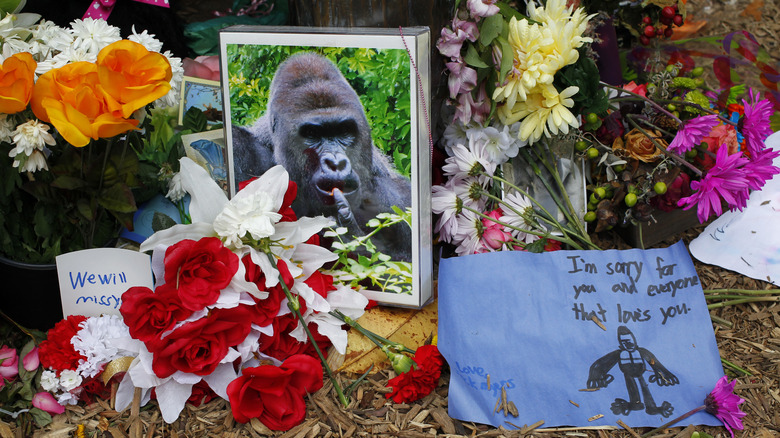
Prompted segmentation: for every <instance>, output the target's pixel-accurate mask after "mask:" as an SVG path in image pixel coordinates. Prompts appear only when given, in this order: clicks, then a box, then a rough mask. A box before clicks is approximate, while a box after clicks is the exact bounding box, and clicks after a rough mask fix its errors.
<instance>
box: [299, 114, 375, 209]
mask: <svg viewBox="0 0 780 438" xmlns="http://www.w3.org/2000/svg"><path fill="white" fill-rule="evenodd" d="M357 129H358V128H357V123H355V121H354V120H353V119H351V118H344V119H341V120H338V119H337V120H321V121H318V120H310V121H308V122H306V123H304V124H302V125H301V126H300V128H299V129H298V135H299V136H300V137H301V138H302V140H303V144H304V146H305V148H304V150H303V152H304V154H306V169H307V171H308V172H310V175H311V182H312V185H313V187H314V189H315V192H316V194H317V196H318V198H319V199H320V200H321V201H322V203H323V204H325V205H333V204H334V202H335V201H334V197H333V195H334V189H338V190H340V191H341V193H343V194H344V196H347V197H350V196H351V195H353V194H354V193H355V192H356V191H357V190H358V188H359V187H360V177H359V176H358V175H357V173H355V171H354V169H353V168H352V162H351V161H350V159H349V156H347V151H348V150H349V149H350V148H354V147H355V139H356V138H357Z"/></svg>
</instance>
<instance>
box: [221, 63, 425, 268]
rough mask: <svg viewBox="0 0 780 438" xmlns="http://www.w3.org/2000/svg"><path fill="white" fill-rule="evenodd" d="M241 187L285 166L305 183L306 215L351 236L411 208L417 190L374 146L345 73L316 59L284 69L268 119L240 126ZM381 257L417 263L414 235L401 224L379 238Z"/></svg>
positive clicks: (297, 207) (300, 202)
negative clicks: (382, 217) (379, 218)
mask: <svg viewBox="0 0 780 438" xmlns="http://www.w3.org/2000/svg"><path fill="white" fill-rule="evenodd" d="M232 134H233V153H234V155H233V160H234V163H235V165H234V167H235V171H236V181H244V180H246V179H249V178H251V177H254V176H259V175H261V174H263V173H264V172H265V171H266V170H268V169H269V168H271V167H272V166H274V165H276V164H281V165H282V166H284V168H285V169H287V172H288V173H289V174H290V179H292V180H293V181H295V182H296V183H297V184H298V197H297V198H296V200H295V202H294V203H293V210H294V211H295V212H296V214H297V215H298V216H317V215H324V216H329V217H333V218H335V219H336V221H337V222H338V224H339V226H343V227H346V228H347V229H348V234H349V235H354V236H363V235H365V234H367V233H368V232H370V231H371V230H370V229H368V227H366V223H367V222H368V221H369V220H370V219H372V218H374V217H376V215H377V214H378V213H382V212H392V209H391V206H393V205H395V206H398V207H400V208H402V209H404V208H406V207H409V206H411V194H412V192H411V183H410V181H409V179H408V178H406V177H404V176H402V175H400V174H399V173H398V172H397V171H396V170H395V169H394V168H393V167H392V166H391V165H390V163H389V162H388V160H387V157H386V156H385V155H384V154H383V153H382V152H381V151H380V150H379V149H378V148H377V147H376V146H374V143H373V141H372V140H371V128H370V127H369V125H368V120H367V118H366V115H365V112H364V110H363V106H362V105H361V103H360V99H359V98H358V95H357V93H355V91H354V90H353V89H352V87H351V86H350V85H349V83H348V82H347V80H346V79H345V78H344V76H343V75H342V74H341V72H340V71H339V70H338V68H337V67H336V66H335V65H334V64H333V63H332V62H330V61H329V60H327V59H326V58H324V57H322V56H320V55H317V54H314V53H298V54H295V55H293V56H291V57H290V58H288V59H287V60H286V61H285V62H283V63H282V64H281V65H280V66H279V68H278V70H277V71H276V74H275V75H274V78H273V80H272V82H271V90H270V96H269V99H268V108H267V110H266V113H265V115H263V116H262V117H261V118H260V119H258V121H257V122H256V123H255V124H254V125H253V126H251V127H238V126H234V127H233V129H232ZM371 240H372V242H373V243H374V244H375V245H376V246H377V247H378V249H379V251H381V252H383V253H385V254H388V255H390V256H391V257H392V258H393V259H394V260H402V261H411V245H412V242H411V230H410V229H409V227H408V226H406V225H405V224H396V225H394V226H392V227H389V228H386V229H384V230H382V231H381V232H380V233H377V234H376V235H374V236H372V239H371Z"/></svg>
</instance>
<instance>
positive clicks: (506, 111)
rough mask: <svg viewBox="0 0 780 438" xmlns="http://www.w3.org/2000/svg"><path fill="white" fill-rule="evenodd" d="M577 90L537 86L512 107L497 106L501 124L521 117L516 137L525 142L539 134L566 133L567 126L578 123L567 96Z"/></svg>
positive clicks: (577, 124)
mask: <svg viewBox="0 0 780 438" xmlns="http://www.w3.org/2000/svg"><path fill="white" fill-rule="evenodd" d="M578 91H579V88H577V87H568V88H566V89H565V90H563V91H562V92H560V93H559V92H558V90H556V88H555V87H554V86H552V85H543V86H538V87H536V88H534V89H533V90H532V93H531V94H529V95H528V98H527V99H526V100H525V101H523V102H518V103H517V104H515V106H514V107H512V108H510V107H509V106H508V105H505V106H502V107H500V108H499V109H498V116H499V118H500V119H501V121H502V122H503V123H505V124H512V123H515V122H517V121H520V120H522V122H521V123H520V132H519V138H520V140H522V141H528V142H529V143H534V142H536V141H538V140H539V139H540V138H541V137H542V135H545V136H547V137H549V136H550V135H555V134H558V133H559V132H561V133H564V134H566V133H568V132H569V127H572V128H578V127H579V126H580V125H579V120H577V118H576V117H575V116H574V114H572V112H571V111H570V110H569V108H571V107H573V106H574V100H572V99H571V97H572V96H574V95H575V94H577V92H578Z"/></svg>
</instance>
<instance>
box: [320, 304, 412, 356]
mask: <svg viewBox="0 0 780 438" xmlns="http://www.w3.org/2000/svg"><path fill="white" fill-rule="evenodd" d="M330 314H331V315H333V316H335V317H336V318H338V319H339V320H341V321H343V322H344V323H345V324H347V325H349V326H350V327H352V328H353V329H355V330H357V331H358V332H359V333H360V334H361V335H363V336H365V337H367V338H368V339H369V340H370V341H371V342H373V343H374V344H376V346H377V347H379V348H382V347H385V346H389V347H390V348H391V349H392V350H394V351H396V352H398V353H410V354H414V353H415V351H414V350H412V349H411V348H407V347H406V346H405V345H403V344H399V343H398V342H393V341H391V340H389V339H386V338H383V337H382V336H379V335H378V334H376V333H374V332H372V331H371V330H367V329H366V328H364V327H363V326H362V325H360V324H359V323H358V322H357V321H355V320H354V319H352V318H350V317H348V316H347V315H345V314H343V313H342V312H341V311H340V310H331V311H330Z"/></svg>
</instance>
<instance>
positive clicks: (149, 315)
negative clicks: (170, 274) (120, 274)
mask: <svg viewBox="0 0 780 438" xmlns="http://www.w3.org/2000/svg"><path fill="white" fill-rule="evenodd" d="M119 313H121V314H122V318H124V321H125V324H126V325H127V326H128V327H129V328H130V336H132V337H133V338H135V339H138V340H140V341H143V342H144V343H146V342H149V341H152V340H155V339H160V335H162V334H163V333H165V332H166V331H168V330H170V329H171V328H173V326H174V324H176V322H178V321H183V320H185V319H186V318H187V317H188V316H190V315H191V314H192V311H190V310H188V309H185V308H184V307H183V306H182V302H181V300H180V299H179V295H178V294H177V293H176V288H175V285H174V284H172V283H165V284H163V285H162V286H159V287H157V290H156V291H154V292H152V290H151V289H149V288H148V287H131V288H130V289H128V290H127V292H125V293H123V294H122V306H121V307H120V308H119Z"/></svg>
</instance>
